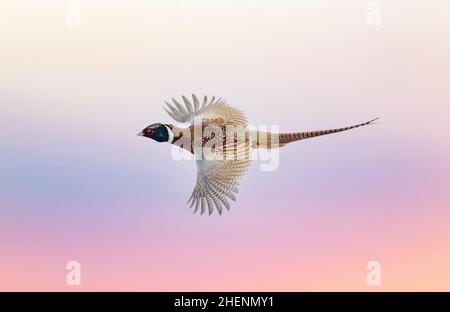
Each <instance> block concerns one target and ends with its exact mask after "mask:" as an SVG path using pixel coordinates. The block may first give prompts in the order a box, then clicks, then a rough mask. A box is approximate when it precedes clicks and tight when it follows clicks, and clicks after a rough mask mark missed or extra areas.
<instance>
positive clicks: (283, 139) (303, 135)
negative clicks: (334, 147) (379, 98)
mask: <svg viewBox="0 0 450 312" xmlns="http://www.w3.org/2000/svg"><path fill="white" fill-rule="evenodd" d="M378 119H379V118H375V119H373V120H370V121H367V122H364V123H361V124H357V125H353V126H349V127H344V128H337V129H329V130H318V131H308V132H292V133H280V134H278V135H277V136H276V135H275V134H273V133H261V132H258V142H257V144H256V146H257V147H265V148H273V147H282V146H284V145H286V144H288V143H291V142H295V141H300V140H304V139H309V138H314V137H317V136H322V135H328V134H333V133H338V132H343V131H347V130H351V129H355V128H359V127H362V126H367V125H371V124H373V123H374V121H376V120H378ZM261 138H264V139H263V140H261ZM266 138H267V140H266Z"/></svg>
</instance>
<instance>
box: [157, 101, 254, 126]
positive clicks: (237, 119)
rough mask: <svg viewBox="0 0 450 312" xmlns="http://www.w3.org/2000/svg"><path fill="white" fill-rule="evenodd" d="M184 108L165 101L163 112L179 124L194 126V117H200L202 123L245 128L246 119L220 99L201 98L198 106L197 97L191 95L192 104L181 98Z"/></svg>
mask: <svg viewBox="0 0 450 312" xmlns="http://www.w3.org/2000/svg"><path fill="white" fill-rule="evenodd" d="M182 99H183V103H184V106H183V105H182V104H181V103H180V102H179V101H177V100H175V99H172V102H173V104H170V103H169V102H167V101H165V103H166V105H167V107H163V108H164V110H165V111H166V112H167V114H169V116H170V117H172V118H173V119H174V120H176V121H178V122H181V123H186V122H188V123H190V124H191V125H192V124H194V118H195V117H201V118H202V120H203V121H207V122H209V123H215V124H218V125H238V126H242V127H247V118H246V117H245V115H244V113H242V112H241V111H240V110H239V109H237V108H234V107H232V106H230V105H228V104H227V102H226V101H225V100H224V99H222V98H218V99H216V98H215V97H212V98H211V99H210V100H209V99H208V97H207V96H204V97H203V103H202V104H200V102H199V100H198V98H197V96H195V94H193V95H192V103H191V101H189V100H188V98H186V97H185V96H182Z"/></svg>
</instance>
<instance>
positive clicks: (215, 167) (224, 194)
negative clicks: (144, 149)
mask: <svg viewBox="0 0 450 312" xmlns="http://www.w3.org/2000/svg"><path fill="white" fill-rule="evenodd" d="M182 100H183V103H184V106H183V105H182V104H180V102H178V101H177V100H175V99H172V102H173V104H170V103H168V102H165V103H166V105H167V107H164V109H165V111H166V112H167V113H168V114H169V115H170V116H171V117H172V118H173V119H174V120H175V121H177V122H179V123H182V124H185V125H186V126H184V127H183V126H182V125H179V126H175V125H173V124H162V123H156V124H152V125H150V126H148V127H147V128H145V129H144V130H142V131H141V132H140V133H138V135H140V136H144V137H147V138H150V139H153V140H155V141H157V142H167V143H170V144H174V145H176V146H179V147H180V148H184V149H186V150H187V151H189V152H190V153H192V154H193V155H194V156H195V159H196V164H197V183H196V186H195V188H194V191H193V192H192V195H191V197H190V198H189V200H188V202H187V204H189V203H190V208H192V207H193V206H194V205H195V208H194V212H197V211H198V210H199V209H200V213H201V214H203V213H205V211H206V208H208V212H209V214H210V215H211V214H212V213H213V211H214V209H216V210H217V211H218V213H219V214H222V212H223V210H224V209H223V208H224V207H225V208H226V209H228V210H229V209H230V204H229V200H230V199H231V200H232V201H235V200H236V196H235V194H236V193H237V192H238V189H237V187H238V184H239V182H238V180H239V179H240V178H241V177H242V176H243V175H244V174H245V172H246V171H247V169H248V167H249V166H250V163H251V152H252V150H253V149H255V148H266V149H271V148H280V147H282V146H284V145H286V144H288V143H291V142H294V141H299V140H304V139H308V138H312V137H316V136H321V135H327V134H332V133H337V132H342V131H347V130H350V129H354V128H358V127H361V126H365V125H369V124H371V123H373V122H374V121H375V120H377V119H378V118H376V119H373V120H371V121H368V122H365V123H361V124H357V125H354V126H349V127H344V128H338V129H330V130H319V131H308V132H293V133H270V132H261V131H254V130H249V129H248V123H247V118H246V117H245V115H244V113H242V112H241V111H240V110H239V109H237V108H234V107H232V106H230V105H229V104H228V103H227V102H226V101H225V100H223V99H221V98H219V99H216V98H215V97H213V98H212V99H211V100H208V97H206V96H205V97H204V98H203V102H202V104H200V102H199V100H198V98H197V97H196V96H195V95H192V102H191V101H189V100H188V99H187V98H186V97H185V96H182Z"/></svg>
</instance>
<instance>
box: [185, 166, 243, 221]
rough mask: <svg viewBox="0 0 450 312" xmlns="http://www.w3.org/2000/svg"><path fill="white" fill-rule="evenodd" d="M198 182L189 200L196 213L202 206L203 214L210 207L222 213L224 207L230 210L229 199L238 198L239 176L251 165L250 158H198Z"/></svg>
mask: <svg viewBox="0 0 450 312" xmlns="http://www.w3.org/2000/svg"><path fill="white" fill-rule="evenodd" d="M196 162H197V184H196V185H195V188H194V191H193V192H192V195H191V197H190V198H189V200H188V204H189V203H190V208H192V207H193V206H194V205H195V208H194V213H196V212H197V211H198V210H199V208H200V213H201V214H203V213H205V211H206V208H208V213H209V214H210V215H211V214H212V213H213V211H214V209H216V210H217V212H219V214H222V212H223V209H224V207H225V208H226V209H227V210H230V203H229V200H230V199H231V200H232V201H235V200H236V193H237V192H238V185H239V181H238V180H239V178H240V177H242V175H244V174H245V172H246V171H247V169H248V167H249V166H250V162H251V161H250V160H221V161H218V160H205V159H202V160H197V161H196Z"/></svg>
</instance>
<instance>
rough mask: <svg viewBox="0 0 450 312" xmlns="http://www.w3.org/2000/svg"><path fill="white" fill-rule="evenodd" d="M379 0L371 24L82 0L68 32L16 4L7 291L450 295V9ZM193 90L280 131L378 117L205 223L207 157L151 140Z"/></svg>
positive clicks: (9, 24) (2, 24)
mask: <svg viewBox="0 0 450 312" xmlns="http://www.w3.org/2000/svg"><path fill="white" fill-rule="evenodd" d="M379 2H380V3H381V5H382V9H381V25H380V26H377V27H373V26H369V25H368V24H367V22H366V18H367V9H366V5H367V3H368V1H363V0H340V1H336V0H333V1H331V0H329V1H325V0H311V1H299V0H296V1H293V0H292V1H287V0H281V1H280V0H277V1H275V0H272V1H268V0H267V1H264V0H258V1H256V0H254V1H249V0H239V1H238V0H226V1H225V0H223V1H218V0H214V1H212V0H202V1H200V0H198V1H194V0H193V1H175V0H164V1H162V0H159V1H152V0H150V1H148V0H146V1H144V0H142V1H137V0H130V1H115V0H108V1H106V0H105V1H100V0H89V1H84V0H81V1H80V4H81V24H80V25H79V26H75V27H74V26H72V27H71V26H69V25H67V24H66V15H67V14H68V10H67V6H68V4H69V3H70V1H63V0H58V1H56V0H41V1H25V0H15V1H2V2H1V4H0V12H1V19H0V150H1V153H0V290H3V291H12V290H25V291H34V290H43V291H47V290H57V291H77V290H84V291H104V290H105V291H110V290H114V291H116V290H124V291H135V290H142V291H230V290H235V291H250V290H253V291H263V290H264V291H272V290H275V291H313V290H314V291H315V290H320V291H322V290H323V291H331V290H333V291H334V290H339V291H349V290H356V291H378V290H385V291H412V290H425V291H429V290H430V291H431V290H446V291H450V193H449V186H450V125H449V116H450V40H449V38H450V18H449V16H450V2H449V1H447V0H441V1H439V0H433V1H419V0H413V1H412V0H389V1H379ZM192 92H195V93H196V94H198V95H203V94H208V95H216V96H222V97H225V98H226V99H227V100H228V101H229V102H230V103H232V104H234V105H236V106H238V107H239V108H241V109H242V110H243V111H245V112H246V114H247V116H248V118H249V120H250V122H252V123H254V124H277V125H279V126H280V129H281V130H282V131H301V130H319V129H326V128H333V127H341V126H346V125H350V124H354V123H358V122H363V121H366V120H369V119H371V118H375V117H381V121H380V122H379V123H378V124H377V125H374V126H371V127H365V128H362V129H358V130H354V131H352V132H347V133H345V134H338V135H334V136H327V137H322V138H317V139H312V140H307V141H303V142H299V143H296V144H292V145H290V146H287V147H286V148H284V149H283V150H282V151H281V155H280V166H279V168H278V170H276V171H274V172H261V171H260V170H259V166H258V163H257V162H256V163H255V164H254V165H253V167H252V168H251V169H250V171H249V172H248V174H247V175H246V176H245V177H244V178H243V180H242V182H241V187H240V192H239V195H238V201H237V202H236V203H235V204H234V205H233V206H232V209H231V211H230V212H226V213H225V214H224V215H223V216H221V217H219V216H218V215H216V214H214V215H212V216H210V217H208V216H207V215H203V216H199V215H193V214H192V211H191V210H188V209H187V207H186V206H185V205H184V203H185V202H186V200H187V199H188V197H189V196H190V193H191V191H192V189H193V187H194V184H195V170H196V169H195V164H194V163H193V162H188V161H178V162H177V161H174V160H173V159H172V158H171V156H170V147H169V146H168V145H159V144H157V143H155V142H152V141H150V140H145V139H143V138H140V137H137V136H136V133H137V132H138V131H140V130H141V129H142V128H144V127H145V126H147V125H148V124H151V123H153V122H170V119H169V116H167V115H166V114H165V113H164V111H163V110H162V108H161V105H162V104H163V100H165V99H169V98H171V97H179V96H180V95H181V94H191V93H192ZM70 260H76V261H79V262H80V263H81V268H82V277H81V278H82V285H81V286H80V287H69V286H67V285H66V274H67V272H68V271H67V270H66V264H67V262H68V261H70ZM371 260H375V261H378V262H379V263H380V264H381V273H382V285H381V286H378V287H374V286H368V285H367V283H366V275H367V273H368V270H367V269H366V264H367V263H368V262H369V261H371Z"/></svg>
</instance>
